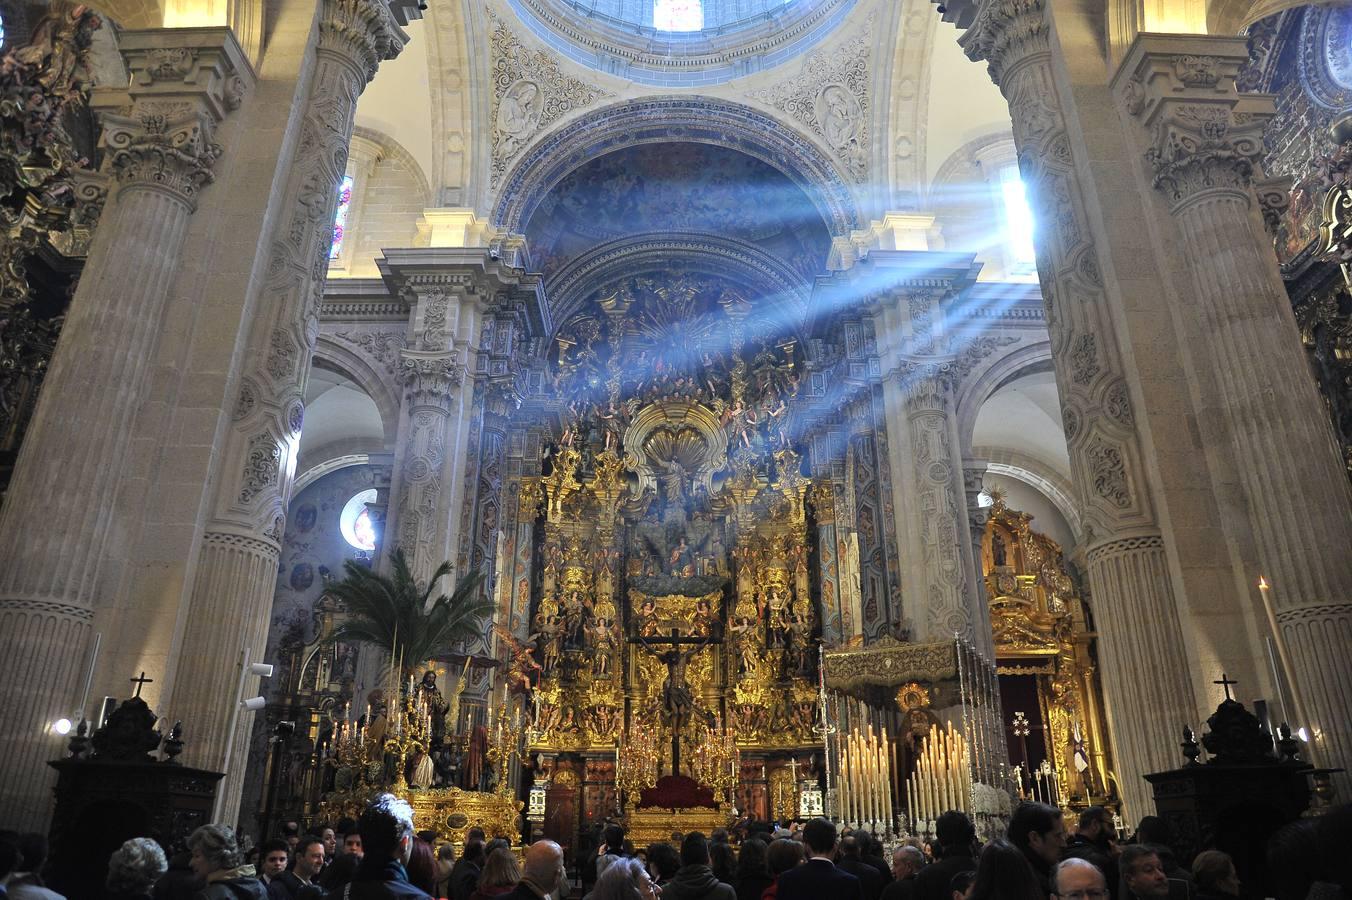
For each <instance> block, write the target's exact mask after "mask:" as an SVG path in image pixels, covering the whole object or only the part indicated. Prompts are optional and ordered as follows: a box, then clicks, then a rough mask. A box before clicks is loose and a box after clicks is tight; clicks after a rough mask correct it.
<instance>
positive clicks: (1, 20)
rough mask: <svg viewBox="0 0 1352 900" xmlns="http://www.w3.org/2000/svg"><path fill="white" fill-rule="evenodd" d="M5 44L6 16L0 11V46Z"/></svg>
mask: <svg viewBox="0 0 1352 900" xmlns="http://www.w3.org/2000/svg"><path fill="white" fill-rule="evenodd" d="M3 46H5V16H4V14H3V13H0V47H3Z"/></svg>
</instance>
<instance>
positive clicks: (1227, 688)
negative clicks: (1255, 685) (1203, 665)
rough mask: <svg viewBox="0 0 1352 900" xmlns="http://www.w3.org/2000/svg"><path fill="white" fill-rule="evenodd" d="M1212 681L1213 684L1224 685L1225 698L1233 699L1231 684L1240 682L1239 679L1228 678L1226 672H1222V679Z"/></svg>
mask: <svg viewBox="0 0 1352 900" xmlns="http://www.w3.org/2000/svg"><path fill="white" fill-rule="evenodd" d="M1211 683H1212V684H1219V685H1220V686H1222V687H1223V688H1225V699H1226V700H1229V699H1231V697H1230V685H1232V684H1239V682H1238V681H1232V680H1230V679H1229V678H1227V677H1226V675H1225V673H1224V672H1222V673H1221V680H1220V681H1213V682H1211Z"/></svg>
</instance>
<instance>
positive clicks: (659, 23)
mask: <svg viewBox="0 0 1352 900" xmlns="http://www.w3.org/2000/svg"><path fill="white" fill-rule="evenodd" d="M653 27H654V28H656V29H657V30H658V31H699V30H700V29H702V28H703V27H704V4H703V3H702V2H701V0H654V2H653Z"/></svg>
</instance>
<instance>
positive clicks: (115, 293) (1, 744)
mask: <svg viewBox="0 0 1352 900" xmlns="http://www.w3.org/2000/svg"><path fill="white" fill-rule="evenodd" d="M119 43H120V45H121V49H122V51H123V53H124V55H125V56H126V60H127V64H128V67H129V69H130V71H131V73H132V78H131V84H130V85H129V87H128V89H127V92H126V97H125V100H126V103H127V105H126V107H125V108H124V109H123V110H122V112H121V113H119V114H114V113H109V114H107V115H105V116H104V124H105V138H104V139H105V143H106V146H107V150H108V153H107V156H108V160H109V162H108V166H109V168H110V170H111V172H112V174H113V176H114V177H115V178H116V181H117V191H116V193H115V194H114V195H113V198H112V199H111V200H110V201H109V203H108V205H107V208H106V209H105V211H104V213H103V218H102V226H103V227H101V228H99V229H98V231H97V233H96V235H95V237H94V240H93V244H92V246H91V248H90V253H89V261H88V264H87V265H86V266H85V269H84V273H83V275H82V277H81V279H80V285H79V288H78V289H77V291H76V294H75V298H74V299H73V300H72V302H71V307H70V314H69V316H68V318H67V319H66V323H65V326H64V328H63V330H62V335H61V340H60V342H59V343H58V345H57V348H56V354H55V356H54V358H53V360H52V365H51V369H50V370H49V371H48V373H47V377H46V380H45V382H44V384H43V391H42V395H41V398H40V400H39V402H38V407H37V411H36V413H35V415H34V417H33V421H32V424H31V425H30V426H29V430H28V434H27V436H26V437H25V439H24V443H23V449H22V451H21V452H20V455H19V460H18V464H17V466H16V469H15V473H14V478H13V482H12V484H11V487H10V491H9V495H8V497H7V499H6V503H5V508H4V512H3V516H0V523H3V527H4V529H5V533H6V534H10V535H13V536H14V539H13V541H12V543H11V547H10V550H9V552H8V554H7V555H6V559H5V563H4V565H3V566H0V680H2V681H3V683H4V684H5V685H7V691H8V695H9V701H8V702H7V704H6V707H7V711H6V716H5V728H4V731H3V733H2V734H0V754H3V756H4V759H5V765H4V766H3V772H2V773H0V821H2V822H7V823H14V824H19V823H22V824H23V825H24V827H25V828H31V827H32V826H33V825H34V823H40V822H42V821H45V819H46V817H47V815H48V807H49V806H50V798H49V797H48V795H47V794H48V790H49V788H48V785H49V784H50V779H49V778H48V773H49V771H50V770H49V769H48V768H47V766H46V761H47V759H49V758H52V757H55V756H58V755H60V752H61V750H62V749H63V748H62V747H61V745H60V742H59V741H53V740H52V739H50V738H49V737H48V735H47V734H46V731H45V728H46V726H47V725H48V724H49V723H50V722H51V721H52V720H54V719H56V718H59V717H61V716H67V717H71V718H77V717H79V716H80V714H82V713H83V712H85V711H83V710H77V709H76V708H75V707H76V705H77V704H78V703H79V697H80V681H81V678H82V676H83V674H84V672H85V670H86V667H87V666H88V663H89V660H88V653H89V638H90V626H91V622H92V619H93V613H94V609H95V608H96V607H98V606H99V604H100V603H101V601H102V600H103V599H104V596H103V593H102V592H103V590H104V588H105V587H106V585H104V584H103V583H102V582H101V581H100V579H99V563H100V561H101V559H102V557H103V553H104V549H105V547H106V545H107V543H108V539H109V536H110V535H111V534H112V532H113V529H114V527H115V525H116V523H117V518H116V515H115V501H116V496H117V491H118V487H119V485H120V484H121V475H122V473H123V471H124V469H125V465H126V461H127V456H128V453H129V451H130V448H131V445H132V440H133V437H134V433H135V432H134V426H135V419H136V412H137V409H138V408H139V405H140V403H141V401H142V399H143V398H144V396H145V393H146V389H147V384H148V380H149V376H148V373H149V361H150V359H151V358H152V356H153V355H154V347H155V343H156V340H157V338H158V336H159V332H160V321H161V318H162V316H163V313H164V309H165V304H166V302H167V301H168V299H169V285H170V282H171V280H172V278H173V276H174V273H175V271H176V270H177V269H178V264H179V256H180V252H181V250H182V247H183V241H184V237H185V235H186V231H187V222H188V218H189V216H190V215H191V214H192V212H193V210H194V209H195V208H196V203H197V196H198V192H199V191H200V190H201V189H202V188H203V187H204V186H205V185H206V184H208V183H209V182H210V181H211V177H212V174H211V170H212V166H213V164H214V163H215V162H216V159H217V158H218V157H219V156H220V154H221V147H220V145H219V144H217V143H216V142H215V140H214V138H215V128H216V125H217V124H218V123H219V122H220V121H221V120H222V119H223V118H224V117H225V115H226V114H227V113H228V112H229V111H230V110H232V109H234V108H236V107H238V106H239V104H240V102H241V99H242V97H243V94H244V92H245V91H246V90H247V89H248V87H249V86H250V85H251V84H252V81H253V74H252V71H251V70H250V69H249V65H248V62H247V61H246V60H245V59H244V56H243V54H242V53H241V51H240V49H239V45H238V44H236V43H235V40H234V37H233V36H232V35H231V34H230V32H229V31H228V30H226V29H222V28H209V29H170V30H159V31H154V32H141V31H128V32H123V33H122V34H121V35H120V36H119Z"/></svg>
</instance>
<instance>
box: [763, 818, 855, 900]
mask: <svg viewBox="0 0 1352 900" xmlns="http://www.w3.org/2000/svg"><path fill="white" fill-rule="evenodd" d="M803 844H804V849H805V850H807V862H806V863H804V864H803V865H801V866H797V867H796V868H792V869H789V870H788V871H787V872H785V873H783V874H782V875H780V876H779V881H778V885H779V887H778V891H777V893H776V895H775V896H776V897H777V898H778V900H825V898H828V897H829V898H831V900H862V898H863V893H862V891H861V888H860V885H859V879H858V878H855V877H854V876H853V875H851V874H850V873H849V872H845V871H843V870H841V869H838V868H836V864H835V863H834V862H832V861H831V856H832V854H833V853H834V852H835V849H836V826H835V825H834V824H832V823H831V822H828V821H827V820H826V819H813V820H812V821H811V822H808V823H807V825H806V826H805V827H804V828H803Z"/></svg>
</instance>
